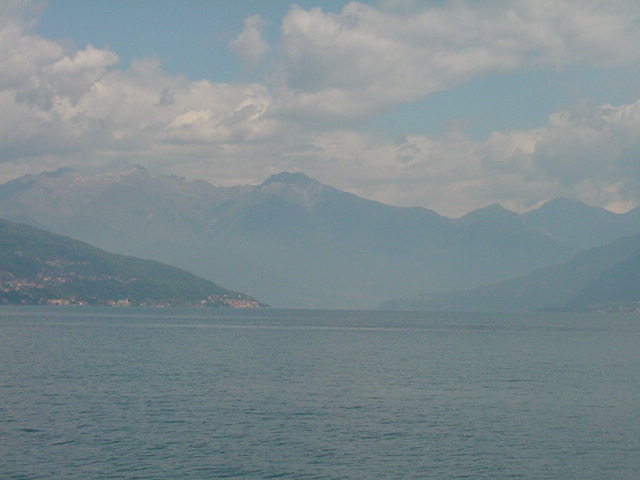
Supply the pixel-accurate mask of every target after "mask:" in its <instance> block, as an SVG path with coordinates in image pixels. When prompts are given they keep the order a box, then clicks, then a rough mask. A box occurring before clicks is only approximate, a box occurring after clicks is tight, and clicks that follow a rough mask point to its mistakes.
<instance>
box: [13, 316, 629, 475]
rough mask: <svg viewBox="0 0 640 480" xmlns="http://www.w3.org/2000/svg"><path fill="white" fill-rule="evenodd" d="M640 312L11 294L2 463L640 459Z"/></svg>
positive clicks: (76, 467) (521, 466)
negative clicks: (43, 301)
mask: <svg viewBox="0 0 640 480" xmlns="http://www.w3.org/2000/svg"><path fill="white" fill-rule="evenodd" d="M639 347H640V317H638V316H633V315H629V316H613V315H609V316H606V315H586V314H554V315H550V314H535V315H534V314H531V315H522V314H519V315H471V314H469V315H455V314H428V313H392V312H336V311H285V310H265V311H252V312H246V311H244V312H243V311H240V312H237V311H229V310H223V311H219V310H206V309H198V310H177V309H176V310H168V309H142V308H136V309H125V308H123V309H117V308H111V309H99V308H95V309H94V308H84V309H82V308H53V309H51V308H35V307H33V308H32V307H22V308H17V307H3V308H0V365H1V367H0V478H1V479H40V478H54V479H83V480H86V479H218V478H234V479H264V478H282V479H411V478H420V479H463V478H467V479H536V480H538V479H558V480H569V479H580V480H596V479H597V480H605V479H606V480H608V479H615V480H621V479H629V480H637V479H639V478H640V361H639V360H640V353H639V352H640V348H639Z"/></svg>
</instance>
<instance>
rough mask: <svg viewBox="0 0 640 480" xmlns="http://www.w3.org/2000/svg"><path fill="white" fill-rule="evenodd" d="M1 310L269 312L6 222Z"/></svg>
mask: <svg viewBox="0 0 640 480" xmlns="http://www.w3.org/2000/svg"><path fill="white" fill-rule="evenodd" d="M0 304H28V305H34V304H36V305H38V304H40V305H42V304H49V305H148V306H183V305H197V306H215V307H236V308H257V307H264V306H266V305H263V304H261V303H260V302H257V301H256V300H254V299H253V298H251V297H249V296H247V295H245V294H242V293H238V292H232V291H229V290H227V289H225V288H222V287H220V286H219V285H217V284H215V283H213V282H211V281H209V280H205V279H202V278H199V277H196V276H195V275H192V274H190V273H188V272H185V271H183V270H180V269H178V268H176V267H171V266H168V265H163V264H161V263H158V262H153V261H150V260H141V259H138V258H133V257H126V256H123V255H115V254H111V253H108V252H105V251H103V250H100V249H97V248H95V247H92V246H91V245H88V244H86V243H84V242H80V241H78V240H73V239H71V238H68V237H64V236H61V235H56V234H53V233H51V232H47V231H44V230H40V229H38V228H34V227H31V226H28V225H24V224H18V223H13V222H8V221H5V220H0Z"/></svg>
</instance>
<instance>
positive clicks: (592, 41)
mask: <svg viewBox="0 0 640 480" xmlns="http://www.w3.org/2000/svg"><path fill="white" fill-rule="evenodd" d="M405 3H406V2H403V5H401V6H400V7H402V8H399V7H397V8H384V7H381V8H376V7H372V6H369V5H365V4H361V3H357V2H352V3H349V4H347V5H346V6H345V7H344V9H343V10H342V11H341V12H340V13H326V12H323V11H322V10H321V9H319V8H314V9H310V10H305V9H302V8H300V7H293V8H292V9H291V11H290V12H289V14H288V15H287V16H286V17H285V18H284V21H283V25H282V50H283V53H284V58H285V64H284V68H283V77H284V79H283V90H285V91H286V95H285V96H284V98H283V100H282V104H281V109H282V112H283V113H286V114H288V115H291V116H294V117H296V118H298V119H305V118H314V117H316V118H317V119H320V120H325V121H329V122H332V123H334V122H336V121H338V122H344V121H353V120H361V119H363V118H367V117H368V116H371V115H375V114H378V113H380V112H383V111H386V110H389V109H391V108H393V107H394V106H395V105H397V104H399V103H403V102H410V101H415V100H417V99H420V98H423V97H425V96H427V95H429V94H432V93H434V92H438V91H443V90H447V89H449V88H451V87H452V86H455V85H459V84H461V83H463V82H466V81H468V80H470V79H471V78H474V77H478V76H481V75H485V74H487V73H491V72H507V71H512V70H514V69H516V68H520V67H522V66H524V65H527V66H531V65H557V66H562V65H567V64H580V65H591V66H594V65H598V66H612V65H624V66H629V65H636V66H637V65H640V29H638V28H637V25H638V19H639V18H640V6H638V5H637V4H635V3H632V2H611V3H609V2H569V1H554V2H541V1H539V0H535V1H534V0H528V1H515V2H486V3H485V2H482V3H481V2H451V3H448V4H445V6H442V7H433V6H431V7H425V6H424V4H420V3H419V2H417V4H416V5H415V6H412V5H406V4H405Z"/></svg>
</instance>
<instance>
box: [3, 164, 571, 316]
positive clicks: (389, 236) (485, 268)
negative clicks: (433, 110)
mask: <svg viewBox="0 0 640 480" xmlns="http://www.w3.org/2000/svg"><path fill="white" fill-rule="evenodd" d="M0 216H5V217H7V218H9V219H10V220H14V221H22V222H25V223H29V224H31V225H35V226H38V227H41V228H46V229H48V230H52V231H55V232H57V233H62V234H65V235H69V236H72V237H74V238H79V239H81V240H84V241H88V242H89V243H92V244H94V245H97V246H99V247H101V248H105V249H107V250H109V251H115V252H118V253H123V254H127V255H134V256H138V257H143V258H150V259H154V260H160V261H163V262H166V263H169V264H172V265H177V266H179V267H181V268H184V269H186V270H189V271H192V272H194V273H195V274H197V275H200V276H202V277H205V278H211V279H215V280H216V281H219V282H221V283H222V284H224V285H226V286H229V287H230V288H232V289H234V290H239V291H246V292H251V293H252V294H254V295H256V296H258V297H259V298H261V299H264V300H265V301H266V302H268V303H270V304H272V305H277V306H286V307H333V308H342V307H344V308H368V307H374V306H375V305H377V304H378V303H379V300H380V298H390V297H395V296H405V295H411V294H416V293H419V292H422V291H434V290H442V289H454V288H467V287H473V286H476V285H479V284H482V283H486V282H492V281H499V280H505V279H507V278H512V277H515V276H518V275H522V274H524V273H527V272H530V271H532V270H534V269H536V268H539V267H541V266H545V265H551V264H554V263H557V262H559V261H563V260H566V259H568V258H570V256H571V255H573V254H574V253H576V252H577V248H576V247H574V246H572V245H570V244H567V243H565V242H562V241H559V240H557V239H556V238H553V237H552V236H551V235H548V234H546V233H544V232H542V231H540V229H538V228H537V227H532V226H530V225H528V224H527V223H526V222H524V221H523V219H522V218H520V217H519V216H518V215H516V214H514V213H512V212H509V211H507V210H505V209H504V208H502V207H499V206H495V207H489V208H487V209H481V210H479V211H476V212H473V213H471V214H469V215H467V216H465V217H463V218H462V219H450V218H447V217H443V216H441V215H438V214H437V213H436V212H434V211H432V210H428V209H425V208H404V207H394V206H390V205H385V204H382V203H379V202H375V201H371V200H367V199H364V198H360V197H358V196H356V195H352V194H350V193H347V192H343V191H340V190H337V189H335V188H333V187H330V186H328V185H324V184H322V183H320V182H318V181H316V180H314V179H312V178H309V177H307V176H305V175H304V174H302V173H288V172H283V173H280V174H277V175H273V176H272V177H270V178H268V179H267V180H266V181H265V182H263V183H262V184H260V185H255V186H240V187H232V188H226V187H214V186H212V185H209V184H208V183H206V182H203V181H195V182H192V181H188V180H186V179H183V178H179V177H175V176H163V175H152V174H151V173H149V172H148V171H146V170H144V169H142V168H140V167H131V168H128V169H126V170H123V171H119V172H111V173H105V174H100V175H89V176H85V175H81V174H79V173H77V172H74V171H70V170H64V169H63V170H59V171H56V172H51V173H43V174H39V175H27V176H24V177H21V178H19V179H16V180H14V181H12V182H9V183H6V184H4V185H0Z"/></svg>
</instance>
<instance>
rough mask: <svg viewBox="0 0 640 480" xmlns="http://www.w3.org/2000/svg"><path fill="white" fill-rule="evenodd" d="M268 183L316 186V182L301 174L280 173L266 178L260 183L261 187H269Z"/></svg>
mask: <svg viewBox="0 0 640 480" xmlns="http://www.w3.org/2000/svg"><path fill="white" fill-rule="evenodd" d="M270 183H284V184H288V185H299V186H307V185H313V184H317V183H318V181H317V180H314V179H313V178H311V177H307V176H306V175H305V174H304V173H302V172H280V173H276V174H275V175H271V176H270V177H269V178H267V179H266V180H265V181H264V182H263V183H262V186H265V185H269V184H270Z"/></svg>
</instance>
